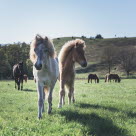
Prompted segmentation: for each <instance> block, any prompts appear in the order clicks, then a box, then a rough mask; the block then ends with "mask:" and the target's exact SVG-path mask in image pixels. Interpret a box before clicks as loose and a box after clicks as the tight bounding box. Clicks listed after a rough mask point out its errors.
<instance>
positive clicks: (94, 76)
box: [88, 74, 99, 83]
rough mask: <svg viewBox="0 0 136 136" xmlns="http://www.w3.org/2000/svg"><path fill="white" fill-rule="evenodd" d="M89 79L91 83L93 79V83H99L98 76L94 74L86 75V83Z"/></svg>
mask: <svg viewBox="0 0 136 136" xmlns="http://www.w3.org/2000/svg"><path fill="white" fill-rule="evenodd" d="M90 79H91V83H92V80H93V79H94V80H95V83H99V78H98V76H97V75H96V74H89V75H88V83H89V81H90Z"/></svg>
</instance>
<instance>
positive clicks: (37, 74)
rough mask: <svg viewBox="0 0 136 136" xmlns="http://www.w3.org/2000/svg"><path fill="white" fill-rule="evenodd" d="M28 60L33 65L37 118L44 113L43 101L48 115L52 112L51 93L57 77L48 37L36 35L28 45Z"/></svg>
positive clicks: (51, 46) (56, 64)
mask: <svg viewBox="0 0 136 136" xmlns="http://www.w3.org/2000/svg"><path fill="white" fill-rule="evenodd" d="M30 59H31V61H32V63H33V75H34V79H35V81H36V82H35V83H36V87H37V93H38V118H39V119H41V118H42V112H44V100H45V98H47V100H48V114H50V113H51V110H52V93H53V89H54V86H55V83H56V81H57V78H58V75H59V69H58V61H57V60H56V58H55V49H54V45H53V43H52V41H51V40H50V39H49V38H48V37H45V38H43V37H41V36H40V35H36V37H35V39H34V40H33V42H32V43H31V45H30Z"/></svg>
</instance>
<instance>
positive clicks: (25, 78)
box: [23, 74, 28, 83]
mask: <svg viewBox="0 0 136 136" xmlns="http://www.w3.org/2000/svg"><path fill="white" fill-rule="evenodd" d="M23 78H24V80H25V82H26V83H27V78H28V77H27V75H26V74H24V76H23Z"/></svg>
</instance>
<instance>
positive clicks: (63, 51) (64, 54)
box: [58, 39, 86, 63]
mask: <svg viewBox="0 0 136 136" xmlns="http://www.w3.org/2000/svg"><path fill="white" fill-rule="evenodd" d="M76 45H78V46H82V47H83V49H84V48H85V47H86V45H85V42H84V41H83V40H81V39H75V40H72V41H68V42H67V43H65V44H64V45H63V46H62V48H61V50H60V53H59V56H58V59H59V62H61V63H62V62H64V61H65V59H66V57H67V55H68V53H69V52H70V50H72V49H73V48H74V47H76Z"/></svg>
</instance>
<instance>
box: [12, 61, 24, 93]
mask: <svg viewBox="0 0 136 136" xmlns="http://www.w3.org/2000/svg"><path fill="white" fill-rule="evenodd" d="M23 75H24V74H23V62H19V63H18V64H15V65H14V66H13V77H14V79H15V88H16V84H17V86H18V90H20V83H21V90H22V89H23V78H24V77H23Z"/></svg>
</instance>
